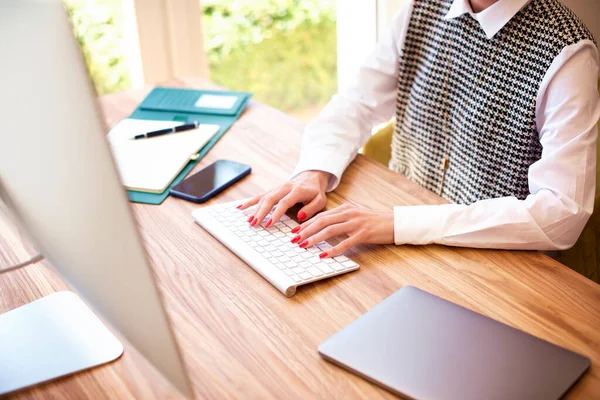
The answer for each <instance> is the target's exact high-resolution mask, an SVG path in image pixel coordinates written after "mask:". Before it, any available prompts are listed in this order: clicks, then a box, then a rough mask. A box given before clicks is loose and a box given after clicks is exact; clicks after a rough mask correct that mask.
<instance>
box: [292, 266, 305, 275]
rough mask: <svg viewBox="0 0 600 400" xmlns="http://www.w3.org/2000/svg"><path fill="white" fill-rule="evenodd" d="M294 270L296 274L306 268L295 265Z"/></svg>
mask: <svg viewBox="0 0 600 400" xmlns="http://www.w3.org/2000/svg"><path fill="white" fill-rule="evenodd" d="M292 271H294V273H295V274H301V273H303V272H304V269H303V268H300V267H295V268H292Z"/></svg>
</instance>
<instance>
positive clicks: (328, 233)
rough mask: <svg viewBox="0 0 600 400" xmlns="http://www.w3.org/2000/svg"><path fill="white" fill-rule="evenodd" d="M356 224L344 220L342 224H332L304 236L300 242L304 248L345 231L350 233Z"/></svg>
mask: <svg viewBox="0 0 600 400" xmlns="http://www.w3.org/2000/svg"><path fill="white" fill-rule="evenodd" d="M354 228H355V227H354V224H353V223H351V222H343V223H341V224H335V225H330V226H328V227H327V228H325V229H323V230H321V231H319V232H317V233H315V234H314V235H312V236H309V237H307V238H304V240H303V241H301V242H300V244H299V246H300V247H302V248H308V247H312V246H314V245H315V244H317V243H320V242H324V241H325V240H327V239H329V238H331V237H334V236H338V235H341V234H344V233H350V232H352V231H353V230H354Z"/></svg>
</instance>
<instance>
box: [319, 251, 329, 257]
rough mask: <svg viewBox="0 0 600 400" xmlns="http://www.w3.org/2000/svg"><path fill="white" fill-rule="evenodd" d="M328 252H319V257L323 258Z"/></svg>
mask: <svg viewBox="0 0 600 400" xmlns="http://www.w3.org/2000/svg"><path fill="white" fill-rule="evenodd" d="M328 255H329V254H327V252H326V251H324V252H323V253H321V254H319V258H325V257H327V256H328Z"/></svg>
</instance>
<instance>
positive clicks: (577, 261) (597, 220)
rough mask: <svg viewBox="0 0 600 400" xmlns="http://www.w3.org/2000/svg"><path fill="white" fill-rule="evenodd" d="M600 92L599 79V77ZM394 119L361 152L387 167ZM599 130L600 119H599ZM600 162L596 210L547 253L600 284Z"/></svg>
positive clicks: (599, 150)
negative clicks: (567, 242)
mask: <svg viewBox="0 0 600 400" xmlns="http://www.w3.org/2000/svg"><path fill="white" fill-rule="evenodd" d="M598 90H599V91H600V80H598ZM394 121H395V119H394V118H392V119H391V120H390V121H389V122H388V123H386V124H382V125H380V126H378V127H376V128H375V130H374V133H373V136H372V137H371V138H370V139H369V141H368V142H367V143H366V144H365V145H364V147H363V148H362V154H364V155H365V156H367V157H370V158H372V159H374V160H375V161H377V162H379V163H381V164H383V165H385V166H387V165H388V163H389V161H390V158H391V147H392V135H393V133H394ZM598 130H599V131H600V121H599V122H598ZM597 151H598V154H600V140H599V141H598V142H597ZM599 192H600V163H597V165H596V201H595V204H594V212H593V213H592V216H591V217H590V220H589V221H588V223H587V225H586V226H585V228H584V229H583V232H582V233H581V236H580V237H579V239H578V240H577V243H575V245H574V246H573V247H572V248H570V249H569V250H562V251H553V252H549V253H547V254H548V255H550V256H551V257H553V258H554V259H555V260H557V261H559V262H560V263H562V264H564V265H566V266H567V267H569V268H571V269H573V270H575V271H577V272H579V273H580V274H582V275H584V276H586V277H588V278H589V279H591V280H593V281H595V282H598V283H600V255H599V254H598V249H600V194H599Z"/></svg>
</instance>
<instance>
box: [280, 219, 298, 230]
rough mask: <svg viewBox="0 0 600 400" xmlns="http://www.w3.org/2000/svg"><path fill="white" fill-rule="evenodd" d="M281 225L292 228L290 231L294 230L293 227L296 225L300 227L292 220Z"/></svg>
mask: <svg viewBox="0 0 600 400" xmlns="http://www.w3.org/2000/svg"><path fill="white" fill-rule="evenodd" d="M283 223H284V224H286V225H287V226H288V227H289V228H292V229H294V228H295V227H297V226H298V225H300V224H298V223H297V222H296V221H294V220H293V219H290V220H287V221H284V222H283Z"/></svg>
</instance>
